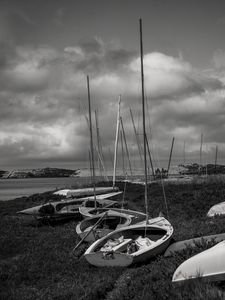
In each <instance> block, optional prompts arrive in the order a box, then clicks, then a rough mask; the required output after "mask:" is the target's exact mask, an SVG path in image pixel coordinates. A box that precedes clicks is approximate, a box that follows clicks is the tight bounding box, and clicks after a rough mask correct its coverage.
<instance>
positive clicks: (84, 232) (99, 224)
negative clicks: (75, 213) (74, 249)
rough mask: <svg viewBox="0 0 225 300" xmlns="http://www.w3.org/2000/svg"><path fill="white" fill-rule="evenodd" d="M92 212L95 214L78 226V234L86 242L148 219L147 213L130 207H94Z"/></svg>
mask: <svg viewBox="0 0 225 300" xmlns="http://www.w3.org/2000/svg"><path fill="white" fill-rule="evenodd" d="M79 211H80V208H79ZM91 212H92V213H93V215H94V216H92V217H90V218H86V219H85V220H83V221H81V222H80V223H78V224H77V227H76V232H77V234H78V236H79V237H80V238H81V239H83V241H86V242H93V241H95V240H96V239H99V238H101V237H103V236H105V235H106V234H108V233H109V232H111V231H114V230H116V229H118V228H121V227H125V226H128V225H133V224H137V223H139V222H142V221H144V220H145V219H146V214H144V213H142V212H137V211H133V210H129V209H119V208H96V209H93V208H92V209H91Z"/></svg>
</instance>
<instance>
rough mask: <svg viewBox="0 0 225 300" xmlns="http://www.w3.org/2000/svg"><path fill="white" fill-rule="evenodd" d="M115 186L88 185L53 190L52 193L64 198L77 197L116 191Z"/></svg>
mask: <svg viewBox="0 0 225 300" xmlns="http://www.w3.org/2000/svg"><path fill="white" fill-rule="evenodd" d="M118 190H119V189H118V188H117V187H95V188H94V187H89V188H81V189H63V190H59V191H56V192H54V193H53V194H54V195H60V196H65V197H66V198H79V197H87V196H93V195H94V194H95V195H101V194H106V193H112V192H117V191H118Z"/></svg>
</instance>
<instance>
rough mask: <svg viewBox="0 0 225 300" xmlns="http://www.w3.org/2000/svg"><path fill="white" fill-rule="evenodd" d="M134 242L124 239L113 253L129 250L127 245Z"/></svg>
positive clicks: (114, 248)
mask: <svg viewBox="0 0 225 300" xmlns="http://www.w3.org/2000/svg"><path fill="white" fill-rule="evenodd" d="M130 242H132V239H124V241H123V242H122V243H120V244H118V245H116V246H115V247H113V251H118V250H119V251H123V250H126V249H127V245H128V244H129V243H130Z"/></svg>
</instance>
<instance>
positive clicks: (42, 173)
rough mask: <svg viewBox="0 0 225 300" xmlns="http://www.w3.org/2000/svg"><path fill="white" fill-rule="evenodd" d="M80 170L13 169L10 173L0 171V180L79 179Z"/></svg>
mask: <svg viewBox="0 0 225 300" xmlns="http://www.w3.org/2000/svg"><path fill="white" fill-rule="evenodd" d="M79 175H80V169H76V170H70V169H59V168H49V167H47V168H38V169H15V170H11V171H7V170H6V171H3V170H0V179H22V178H53V177H79Z"/></svg>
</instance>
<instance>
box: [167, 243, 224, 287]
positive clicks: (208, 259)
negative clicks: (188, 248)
mask: <svg viewBox="0 0 225 300" xmlns="http://www.w3.org/2000/svg"><path fill="white" fill-rule="evenodd" d="M224 257H225V241H222V242H220V243H219V244H217V245H216V246H214V247H212V248H210V249H208V250H205V251H203V252H201V253H199V254H197V255H195V256H193V257H191V258H189V259H188V260H186V261H185V262H183V263H182V264H181V265H180V266H179V267H178V268H177V269H176V271H175V272H174V274H173V279H172V281H173V282H182V281H185V280H190V279H196V278H199V277H201V278H203V279H205V280H209V281H222V280H225V259H224Z"/></svg>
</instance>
